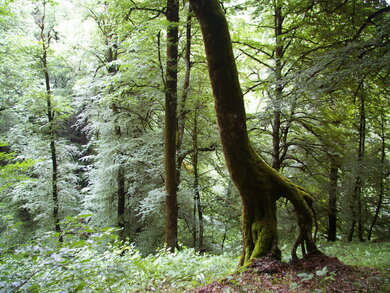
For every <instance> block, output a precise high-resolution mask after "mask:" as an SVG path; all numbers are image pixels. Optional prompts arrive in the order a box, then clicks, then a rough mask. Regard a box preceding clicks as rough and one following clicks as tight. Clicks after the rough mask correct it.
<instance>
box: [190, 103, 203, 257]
mask: <svg viewBox="0 0 390 293" xmlns="http://www.w3.org/2000/svg"><path fill="white" fill-rule="evenodd" d="M198 111H199V107H198V105H197V106H196V108H195V111H194V128H193V134H192V142H193V143H192V146H193V148H194V153H193V155H192V165H193V167H194V184H193V191H194V216H195V217H194V223H195V230H194V232H195V241H196V223H199V250H200V251H204V245H203V242H204V222H203V208H202V202H201V199H200V185H199V171H198V157H199V150H198V131H199V129H198ZM196 214H197V215H198V219H197V220H196ZM195 244H196V243H195Z"/></svg>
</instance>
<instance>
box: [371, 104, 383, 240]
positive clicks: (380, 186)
mask: <svg viewBox="0 0 390 293" xmlns="http://www.w3.org/2000/svg"><path fill="white" fill-rule="evenodd" d="M380 136H381V141H382V142H381V172H380V178H379V191H378V203H377V205H376V208H375V214H374V218H373V219H372V222H371V225H370V229H369V230H368V234H367V239H368V240H371V235H372V231H373V229H374V226H375V224H376V221H377V219H378V216H379V212H380V210H381V207H382V203H383V194H384V184H383V181H384V179H385V174H384V167H385V159H386V143H385V138H386V135H385V115H384V113H383V110H382V111H381V135H380Z"/></svg>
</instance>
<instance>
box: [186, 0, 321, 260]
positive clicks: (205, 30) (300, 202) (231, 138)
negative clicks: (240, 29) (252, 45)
mask: <svg viewBox="0 0 390 293" xmlns="http://www.w3.org/2000/svg"><path fill="white" fill-rule="evenodd" d="M190 2H191V4H192V7H193V9H194V11H195V14H196V17H197V19H198V21H199V23H200V25H201V29H202V34H203V40H204V44H205V49H206V56H207V63H208V69H209V75H210V80H211V85H212V88H213V94H214V98H215V109H216V113H217V120H218V125H219V130H220V137H221V142H222V146H223V152H224V155H225V161H226V164H227V167H228V170H229V173H230V176H231V178H232V180H233V182H234V183H235V185H236V186H237V188H238V191H239V193H240V196H241V199H242V204H243V220H242V222H243V223H242V225H243V254H242V258H241V261H240V264H241V265H244V266H247V265H249V264H250V263H251V262H252V260H253V259H254V258H258V257H262V256H265V255H270V256H272V257H275V258H280V250H279V248H278V246H277V240H278V236H277V219H276V200H277V199H278V198H279V197H280V196H284V197H286V198H287V199H288V200H290V201H291V202H292V203H293V205H294V207H295V209H296V213H297V218H298V224H299V227H300V231H301V233H300V237H299V242H300V243H304V244H305V245H306V248H307V249H306V251H307V252H309V253H311V252H315V251H318V250H317V248H316V246H315V243H314V240H313V238H312V234H311V233H312V226H313V212H312V208H311V204H312V198H311V196H310V195H309V194H308V193H307V192H306V191H304V190H303V189H302V188H300V187H299V186H297V185H295V184H293V183H292V182H291V181H290V180H288V179H286V178H283V177H282V176H281V175H280V174H279V173H278V172H277V171H276V170H274V169H272V168H271V167H270V166H268V165H267V164H266V163H265V162H264V161H263V160H261V158H260V157H259V156H258V155H257V154H256V153H255V151H254V150H253V147H252V145H251V143H250V141H249V138H248V133H247V127H246V114H245V108H244V100H243V94H242V90H241V86H240V83H239V79H238V72H237V67H236V63H235V58H234V55H233V50H232V43H231V39H230V34H229V30H228V25H227V21H226V18H225V15H224V11H223V9H222V8H221V6H220V4H219V2H218V1H217V0H208V1H205V0H191V1H190ZM292 254H293V256H294V257H296V251H295V249H293V251H292Z"/></svg>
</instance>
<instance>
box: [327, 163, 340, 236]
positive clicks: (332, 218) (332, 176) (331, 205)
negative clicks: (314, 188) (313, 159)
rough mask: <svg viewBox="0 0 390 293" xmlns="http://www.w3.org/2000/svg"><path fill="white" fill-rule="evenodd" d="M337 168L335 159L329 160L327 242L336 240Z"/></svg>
mask: <svg viewBox="0 0 390 293" xmlns="http://www.w3.org/2000/svg"><path fill="white" fill-rule="evenodd" d="M338 171H339V167H338V164H337V162H336V159H335V158H331V160H330V172H329V200H328V241H332V242H334V241H336V239H337V237H336V236H337V181H338V177H339V175H338Z"/></svg>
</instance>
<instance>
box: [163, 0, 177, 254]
mask: <svg viewBox="0 0 390 293" xmlns="http://www.w3.org/2000/svg"><path fill="white" fill-rule="evenodd" d="M166 16H167V20H168V22H169V24H168V28H167V68H166V89H165V129H164V166H165V189H166V193H167V195H166V200H165V242H166V244H167V246H168V248H169V249H170V250H171V251H173V250H174V249H175V248H176V246H177V219H178V206H177V176H176V127H177V113H176V111H177V60H178V40H179V34H178V21H179V1H178V0H168V1H167V10H166Z"/></svg>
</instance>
